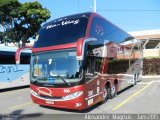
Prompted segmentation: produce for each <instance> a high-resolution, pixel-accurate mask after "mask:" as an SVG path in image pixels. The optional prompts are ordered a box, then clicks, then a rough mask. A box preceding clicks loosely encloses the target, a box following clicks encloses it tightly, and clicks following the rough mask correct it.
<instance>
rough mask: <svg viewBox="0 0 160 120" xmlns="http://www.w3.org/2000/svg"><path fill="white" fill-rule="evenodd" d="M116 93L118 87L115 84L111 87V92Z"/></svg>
mask: <svg viewBox="0 0 160 120" xmlns="http://www.w3.org/2000/svg"><path fill="white" fill-rule="evenodd" d="M115 93H116V87H115V85H113V86H112V89H111V94H112V96H113V95H114V94H115Z"/></svg>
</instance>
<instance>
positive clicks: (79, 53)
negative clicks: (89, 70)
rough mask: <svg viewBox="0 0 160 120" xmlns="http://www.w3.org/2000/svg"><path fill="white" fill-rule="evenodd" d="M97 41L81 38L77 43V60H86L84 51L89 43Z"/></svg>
mask: <svg viewBox="0 0 160 120" xmlns="http://www.w3.org/2000/svg"><path fill="white" fill-rule="evenodd" d="M91 41H93V42H94V41H97V39H96V38H86V39H85V38H80V39H79V40H78V43H77V60H83V59H84V49H85V45H86V43H87V42H91Z"/></svg>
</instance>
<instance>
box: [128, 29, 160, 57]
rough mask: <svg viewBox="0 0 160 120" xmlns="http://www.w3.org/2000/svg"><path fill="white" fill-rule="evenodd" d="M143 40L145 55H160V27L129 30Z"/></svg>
mask: <svg viewBox="0 0 160 120" xmlns="http://www.w3.org/2000/svg"><path fill="white" fill-rule="evenodd" d="M129 34H131V35H132V36H134V37H135V38H136V39H139V40H141V41H142V42H143V49H144V50H143V56H144V57H160V29H157V30H145V31H136V32H129Z"/></svg>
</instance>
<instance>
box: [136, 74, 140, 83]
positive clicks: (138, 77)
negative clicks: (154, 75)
mask: <svg viewBox="0 0 160 120" xmlns="http://www.w3.org/2000/svg"><path fill="white" fill-rule="evenodd" d="M140 81H141V79H140V76H139V73H137V82H140Z"/></svg>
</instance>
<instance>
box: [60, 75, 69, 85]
mask: <svg viewBox="0 0 160 120" xmlns="http://www.w3.org/2000/svg"><path fill="white" fill-rule="evenodd" d="M61 78H62V80H63V81H64V82H65V83H66V84H67V85H68V86H70V85H71V84H70V83H69V82H68V81H67V80H65V79H64V78H63V77H61Z"/></svg>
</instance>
